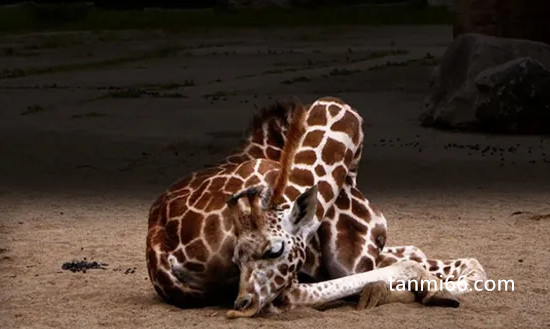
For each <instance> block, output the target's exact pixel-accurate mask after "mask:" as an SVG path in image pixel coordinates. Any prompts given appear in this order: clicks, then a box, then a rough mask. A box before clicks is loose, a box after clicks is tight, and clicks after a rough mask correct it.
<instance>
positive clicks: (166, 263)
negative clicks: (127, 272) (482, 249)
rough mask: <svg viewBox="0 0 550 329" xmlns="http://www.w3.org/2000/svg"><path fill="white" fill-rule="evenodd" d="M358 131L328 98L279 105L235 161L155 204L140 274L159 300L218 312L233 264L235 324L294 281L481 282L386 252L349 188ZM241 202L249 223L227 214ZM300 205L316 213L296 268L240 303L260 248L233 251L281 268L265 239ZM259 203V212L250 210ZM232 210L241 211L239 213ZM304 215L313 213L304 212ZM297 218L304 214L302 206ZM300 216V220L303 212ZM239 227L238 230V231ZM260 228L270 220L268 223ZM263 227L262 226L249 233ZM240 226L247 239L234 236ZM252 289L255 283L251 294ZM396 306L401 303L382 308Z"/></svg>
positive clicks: (457, 270) (462, 264)
mask: <svg viewBox="0 0 550 329" xmlns="http://www.w3.org/2000/svg"><path fill="white" fill-rule="evenodd" d="M361 125H362V118H361V117H360V116H359V115H358V113H357V112H356V111H355V110H354V109H352V108H351V107H350V106H349V105H347V104H345V103H344V102H342V101H341V100H339V99H335V98H328V97H325V98H321V99H319V100H317V101H315V102H314V103H313V104H312V105H311V106H307V107H304V106H302V105H301V104H300V103H298V102H294V103H291V104H279V105H278V106H275V107H273V108H271V109H268V110H265V111H262V112H261V113H260V115H258V116H257V117H255V119H254V120H253V123H252V126H251V129H250V135H249V136H248V139H247V144H246V145H245V146H244V147H243V150H242V151H240V152H238V153H235V154H233V155H232V156H229V157H228V158H227V159H226V160H225V161H224V162H222V163H221V164H219V165H218V166H215V167H212V168H210V169H206V170H203V171H200V172H197V173H194V174H192V175H191V176H189V177H187V178H184V179H182V180H180V181H179V182H176V183H175V184H174V185H172V186H171V187H170V188H169V189H168V190H167V191H166V192H165V193H163V194H162V195H161V196H160V197H159V198H158V199H157V200H156V201H155V203H154V204H153V206H152V207H151V210H150V214H149V232H148V235H147V265H148V269H149V277H150V279H151V281H152V282H153V284H154V287H155V290H156V291H157V293H158V294H159V295H160V296H162V297H163V298H165V299H166V300H167V301H169V302H171V303H174V304H177V305H180V306H184V307H197V306H202V305H205V304H209V303H216V302H218V303H219V302H220V301H222V300H223V299H224V297H228V298H231V297H234V296H235V292H236V290H237V288H238V286H239V268H238V267H237V265H236V264H238V265H240V266H241V271H240V272H241V276H240V277H241V280H240V286H241V289H240V294H239V298H238V299H237V301H236V303H235V305H236V308H238V309H240V310H241V311H240V313H233V316H251V315H254V314H257V313H258V312H259V311H260V310H261V309H263V308H264V307H265V306H267V305H270V303H271V302H272V301H273V300H274V299H275V298H276V297H278V296H282V295H283V294H282V292H283V291H284V290H285V289H286V288H288V287H289V286H290V285H291V284H292V282H294V280H295V276H296V274H297V273H298V272H299V273H300V274H304V275H307V276H308V277H309V279H310V280H314V281H321V280H325V279H334V278H339V277H343V276H347V275H352V274H356V273H362V272H366V271H370V270H373V269H374V268H376V267H381V266H389V268H390V271H391V268H392V266H393V267H395V266H398V267H403V266H405V267H406V266H409V267H410V268H414V266H416V270H414V271H416V272H414V271H413V272H414V273H416V274H418V273H421V274H422V275H425V276H426V275H427V274H426V272H427V271H429V273H431V274H430V275H438V276H440V277H448V276H449V275H452V274H456V276H455V277H458V276H459V275H460V274H462V273H469V274H470V276H469V277H470V278H473V277H475V278H478V277H479V278H484V277H485V273H484V271H483V268H482V267H481V266H480V265H479V263H478V262H477V261H476V260H473V259H468V260H457V261H446V262H443V261H435V260H427V259H426V257H425V256H424V254H423V253H422V252H421V251H419V250H418V249H416V248H414V247H401V248H385V241H386V220H385V218H384V217H383V215H382V214H381V213H380V212H378V211H376V210H375V209H374V208H373V207H372V206H371V205H370V204H369V202H368V200H366V199H365V198H364V196H363V195H362V194H361V193H360V191H359V190H358V189H357V188H356V187H355V176H356V170H357V166H358V164H359V161H360V157H361V150H362V140H363V132H362V129H361ZM314 185H315V186H316V188H315V191H316V192H315V193H314V194H315V195H314V197H311V196H310V197H306V196H308V195H311V192H310V193H309V194H308V193H307V192H306V191H308V189H309V188H310V187H312V186H314ZM257 187H273V191H272V192H267V191H270V189H269V188H263V189H262V188H260V189H262V190H263V191H264V193H251V192H250V191H257V190H258V188H257ZM247 191H248V192H247ZM304 193H305V194H304ZM245 194H246V195H248V196H249V198H244V199H248V201H249V202H251V204H249V208H250V210H254V211H252V213H251V212H250V211H249V212H248V214H247V212H246V211H245V212H243V211H242V210H240V208H241V207H242V206H243V205H242V203H243V202H241V201H239V198H238V197H234V198H232V199H231V200H236V201H235V202H234V203H233V204H232V207H230V206H228V205H227V204H226V201H227V200H228V198H229V197H230V196H235V195H240V196H242V195H245ZM252 195H254V197H252ZM260 195H262V197H260ZM266 195H268V196H266ZM300 196H301V197H300ZM244 199H243V200H244ZM305 199H307V200H310V202H309V203H308V204H311V203H312V202H313V201H311V200H313V199H315V207H314V209H315V211H314V214H312V213H310V212H307V213H308V218H306V219H307V220H305V221H304V222H303V223H308V224H307V225H306V226H304V227H303V228H302V229H301V230H300V232H301V233H300V234H302V233H303V234H305V235H303V234H302V236H301V237H297V238H298V239H302V242H301V243H295V244H294V245H295V246H297V247H296V248H295V249H293V250H296V251H295V253H297V254H296V255H295V257H293V261H295V266H294V267H293V268H292V267H290V266H289V268H287V271H286V272H287V273H285V275H284V276H282V275H281V274H282V273H281V271H278V270H277V271H273V270H272V271H271V272H269V273H268V272H265V273H264V272H262V273H263V274H262V275H261V277H263V279H261V280H260V281H262V282H264V283H266V282H267V281H269V280H271V282H277V283H276V284H275V286H274V287H273V289H268V290H269V291H266V290H265V289H264V291H263V294H262V289H261V287H259V286H258V291H257V292H254V293H246V294H244V295H243V290H242V289H245V291H246V288H243V287H244V286H246V285H247V283H246V280H244V279H243V275H246V274H244V273H245V272H246V271H242V268H243V259H247V261H249V260H250V257H252V258H254V257H256V256H257V255H256V254H249V253H248V252H258V250H257V249H258V248H259V247H258V246H257V245H255V244H252V245H248V249H246V248H245V249H246V250H244V251H243V252H241V253H240V254H239V250H243V249H240V248H239V246H238V245H237V243H239V245H242V244H243V241H248V242H251V243H252V242H254V243H256V244H257V243H259V241H263V243H264V245H262V246H263V247H266V246H267V247H269V248H270V249H269V250H262V251H264V252H267V253H268V254H269V252H271V256H272V257H271V258H270V261H269V262H271V263H272V264H278V263H277V261H279V262H280V261H281V260H283V259H284V258H281V256H282V255H284V256H285V257H287V256H289V255H290V254H291V253H290V251H289V250H285V247H284V245H283V246H282V249H278V250H273V248H279V247H281V246H280V245H279V244H277V245H275V246H272V244H271V243H270V242H268V243H267V244H266V243H265V242H266V241H271V240H270V239H269V238H268V237H270V234H271V233H272V234H275V235H277V234H281V233H282V232H283V231H285V232H286V231H288V230H292V229H291V228H290V226H289V225H287V224H284V223H288V221H289V218H291V216H290V214H292V213H294V214H296V213H295V212H291V205H292V203H293V202H294V201H295V200H298V201H299V200H305ZM260 202H261V203H263V206H254V204H256V205H257V204H259V203H260ZM238 204H241V207H237V208H236V207H235V206H236V205H238ZM266 207H269V208H266ZM296 207H298V208H296ZM306 208H307V209H310V210H311V206H308V207H306ZM294 209H301V208H300V207H299V203H296V204H295V206H294ZM303 209H305V208H303ZM296 211H297V210H296ZM298 214H302V215H304V216H305V214H306V212H304V211H302V212H300V211H299V212H298ZM310 216H311V217H310ZM236 218H237V219H239V218H240V219H241V221H239V220H236ZM243 218H246V220H244V221H245V222H246V223H245V225H242V223H241V222H242V219H243ZM254 218H256V219H257V220H256V219H254ZM260 218H262V220H260ZM265 218H271V219H272V220H268V221H267V222H266V221H265V220H263V219H265ZM260 222H261V223H268V225H264V224H262V225H259V224H258V225H252V224H253V223H260ZM239 223H241V224H239ZM321 223H322V224H321ZM239 226H242V227H243V228H244V229H241V230H239ZM265 229H268V231H267V232H266V231H264V230H265ZM243 232H246V233H245V234H241V233H243ZM269 232H271V233H269ZM304 232H305V233H304ZM294 233H296V232H294ZM251 237H254V238H251ZM254 239H256V240H254ZM244 245H247V244H246V243H244ZM302 245H303V246H302ZM236 246H237V248H236ZM252 246H256V249H255V248H252ZM302 247H303V248H302ZM279 252H281V254H279V255H278V256H277V257H273V256H274V255H277V254H278V253H279ZM243 257H244V258H243ZM407 259H410V260H413V261H416V263H414V264H416V265H411V264H409V263H403V264H404V265H403V264H401V263H400V264H398V265H392V264H394V263H396V262H398V261H400V260H407ZM287 260H288V259H287ZM419 264H420V265H419ZM411 266H412V267H411ZM421 270H423V271H424V272H422V271H421ZM386 271H387V270H386ZM405 272H407V271H405ZM250 273H251V272H250ZM257 273H260V272H257ZM380 273H382V272H380ZM407 273H409V274H411V273H412V272H411V271H408V272H407ZM472 273H474V274H475V275H474V274H472ZM268 274H269V275H268ZM409 274H408V275H409ZM416 274H415V275H416ZM374 275H376V274H374ZM251 278H253V276H249V277H248V279H251ZM266 278H269V280H267V279H266ZM243 280H244V281H243ZM253 281H254V280H253ZM361 282H363V281H361V280H359V283H361ZM369 282H370V281H369ZM258 283H259V281H258V280H256V281H254V284H252V286H254V285H255V284H258ZM363 283H368V282H363ZM248 286H250V284H248ZM370 287H371V288H372V285H371V286H370ZM371 290H372V289H371ZM378 290H379V289H378ZM350 293H351V292H350ZM353 293H357V291H354V292H353ZM337 295H338V296H339V297H342V296H340V295H341V294H337ZM251 296H252V297H251ZM339 297H338V298H339ZM260 300H261V301H260ZM287 300H290V299H288V298H287ZM393 300H401V301H404V300H403V299H395V298H393V299H392V298H387V301H393ZM426 300H427V299H426ZM377 303H378V302H376V301H375V302H370V303H369V304H377ZM378 304H379V303H378ZM244 309H246V311H242V310H244Z"/></svg>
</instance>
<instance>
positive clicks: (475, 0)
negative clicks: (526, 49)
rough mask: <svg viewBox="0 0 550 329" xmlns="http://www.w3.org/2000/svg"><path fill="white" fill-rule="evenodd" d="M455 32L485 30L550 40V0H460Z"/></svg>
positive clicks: (489, 32)
mask: <svg viewBox="0 0 550 329" xmlns="http://www.w3.org/2000/svg"><path fill="white" fill-rule="evenodd" d="M455 9H456V10H455V12H456V17H455V23H454V35H455V36H458V35H461V34H463V33H481V34H487V35H492V36H495V37H501V38H515V39H528V40H534V41H542V42H545V43H548V44H550V24H548V17H549V16H550V1H548V0H529V1H526V0H457V3H456V8H455Z"/></svg>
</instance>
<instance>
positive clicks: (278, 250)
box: [227, 186, 320, 318]
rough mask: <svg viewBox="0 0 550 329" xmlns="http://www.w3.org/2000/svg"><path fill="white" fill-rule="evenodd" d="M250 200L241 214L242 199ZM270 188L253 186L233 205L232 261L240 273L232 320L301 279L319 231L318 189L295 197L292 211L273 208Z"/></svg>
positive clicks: (232, 200) (253, 310)
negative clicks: (311, 242) (234, 237)
mask: <svg viewBox="0 0 550 329" xmlns="http://www.w3.org/2000/svg"><path fill="white" fill-rule="evenodd" d="M242 197H246V198H243V199H248V203H249V205H250V211H249V212H245V211H242V210H241V209H240V207H239V199H240V198H242ZM270 199H271V190H270V189H268V188H258V187H253V188H250V189H247V190H245V191H244V192H241V193H239V194H236V195H234V196H233V197H231V198H230V200H229V201H228V205H229V209H230V213H231V217H232V219H233V223H234V226H235V231H236V235H237V243H236V246H235V251H234V256H233V261H234V262H235V263H236V264H237V265H238V266H239V268H240V271H241V275H240V282H239V295H238V297H237V299H236V300H235V310H231V311H229V312H228V313H227V316H228V317H230V318H236V317H251V316H254V315H255V314H257V313H258V312H259V311H261V310H262V309H263V308H264V307H265V306H266V305H268V304H269V303H271V302H272V301H273V300H274V299H275V298H277V297H278V296H279V295H280V294H281V292H283V291H284V290H285V288H287V287H289V286H290V285H291V284H292V282H293V280H294V279H295V278H296V274H297V273H298V271H299V269H300V267H301V266H302V264H303V263H304V261H305V249H306V245H307V243H308V242H309V240H310V239H311V238H312V237H313V236H314V234H315V232H316V231H317V229H318V228H319V224H320V222H319V221H318V220H317V219H316V218H315V216H314V215H315V211H316V209H317V186H313V187H312V188H310V189H309V190H307V191H306V192H304V193H303V194H301V195H300V196H298V198H296V201H295V202H294V204H293V205H292V206H291V207H290V209H282V208H281V207H278V206H276V205H273V204H271V201H270Z"/></svg>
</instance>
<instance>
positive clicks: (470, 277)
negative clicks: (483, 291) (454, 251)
mask: <svg viewBox="0 0 550 329" xmlns="http://www.w3.org/2000/svg"><path fill="white" fill-rule="evenodd" d="M407 260H412V261H415V262H418V263H420V264H422V266H423V267H424V268H425V269H426V270H427V271H428V273H429V274H430V276H431V277H432V278H436V279H437V280H442V281H443V284H445V282H449V283H448V284H446V285H445V286H444V289H443V290H445V291H447V292H449V293H451V294H452V295H453V296H459V295H462V294H464V293H467V292H470V291H474V290H475V289H476V288H478V287H479V283H478V282H482V283H483V282H485V281H486V280H487V274H486V273H485V269H484V268H483V266H481V264H480V263H479V261H478V260H477V259H475V258H459V259H452V260H439V259H429V258H428V257H426V255H425V254H424V253H423V252H422V251H421V250H420V249H419V248H417V247H414V246H402V247H385V248H384V250H383V251H382V252H381V253H380V255H379V256H378V258H377V261H376V265H377V267H385V266H388V265H391V264H394V263H396V262H401V261H407ZM476 284H477V285H478V286H477V287H476Z"/></svg>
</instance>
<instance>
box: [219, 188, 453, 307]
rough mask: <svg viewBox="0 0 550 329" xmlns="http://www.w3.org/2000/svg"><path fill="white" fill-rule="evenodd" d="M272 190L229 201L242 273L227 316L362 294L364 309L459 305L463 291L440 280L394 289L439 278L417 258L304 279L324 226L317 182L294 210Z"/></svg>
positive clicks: (249, 192)
mask: <svg viewBox="0 0 550 329" xmlns="http://www.w3.org/2000/svg"><path fill="white" fill-rule="evenodd" d="M271 195H272V191H271V189H269V188H266V187H252V188H249V189H247V190H245V191H243V192H240V193H238V194H236V195H234V196H232V197H231V198H230V199H229V200H228V202H227V204H228V206H229V209H230V216H231V219H232V221H233V224H234V226H235V233H236V236H237V243H236V246H235V249H234V256H233V262H234V263H236V264H237V265H238V266H239V268H240V273H241V274H240V282H239V293H238V297H237V299H236V301H235V305H234V308H235V309H234V310H230V311H228V312H227V317H228V318H239V317H251V316H254V315H256V314H258V313H260V312H261V311H263V310H266V311H271V312H278V311H281V310H283V309H288V308H292V307H296V306H320V305H322V304H325V303H328V302H331V301H334V300H338V299H341V298H344V297H348V296H352V295H356V294H359V293H361V297H360V302H359V307H360V308H364V307H374V306H378V305H381V304H386V303H392V302H403V303H408V302H414V301H420V302H422V303H423V304H425V305H439V306H451V307H457V306H458V305H459V302H458V300H457V299H456V298H455V296H454V295H453V294H457V293H458V291H454V292H453V291H447V290H444V289H441V287H440V286H439V285H434V286H429V285H428V286H427V285H424V286H422V285H421V286H419V287H416V289H413V290H410V291H397V290H392V289H390V280H393V281H398V280H404V282H407V281H408V280H416V281H417V282H419V283H420V282H424V281H422V280H433V282H437V279H436V278H435V277H434V276H433V275H431V274H430V273H429V272H428V270H427V269H425V268H424V267H423V266H422V265H421V264H420V263H418V262H415V261H402V262H398V263H395V264H392V265H389V266H387V267H383V268H377V269H373V270H371V271H368V272H364V273H360V274H355V275H350V276H346V277H342V278H338V279H333V280H329V281H323V282H318V283H299V282H298V277H297V275H298V272H299V271H300V269H301V267H302V265H303V264H304V262H305V258H306V256H305V255H306V252H305V251H306V245H307V244H308V243H309V241H310V240H311V239H312V238H313V236H314V235H315V233H316V231H317V229H318V228H319V225H320V224H319V221H315V220H314V215H315V211H316V209H317V198H318V191H317V186H313V187H312V188H310V189H308V190H307V191H306V192H304V193H302V194H301V195H300V196H298V198H297V199H296V200H295V201H294V203H293V205H292V207H291V208H289V209H281V208H279V206H278V205H276V204H273V202H272V201H271ZM247 206H248V207H247ZM246 208H249V209H246ZM439 284H440V283H439Z"/></svg>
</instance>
